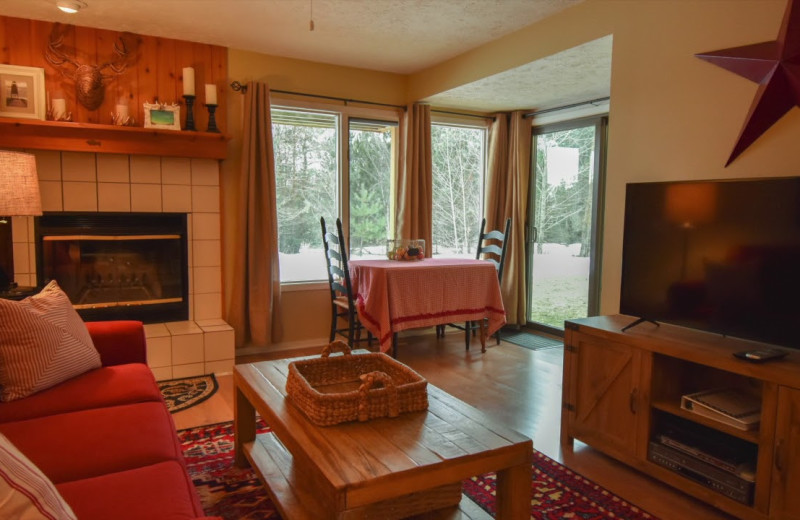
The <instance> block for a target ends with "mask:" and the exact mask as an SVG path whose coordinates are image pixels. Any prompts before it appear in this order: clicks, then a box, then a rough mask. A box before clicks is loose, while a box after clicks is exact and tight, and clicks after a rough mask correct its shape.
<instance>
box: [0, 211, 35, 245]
mask: <svg viewBox="0 0 800 520" xmlns="http://www.w3.org/2000/svg"><path fill="white" fill-rule="evenodd" d="M29 219H30V217H11V241H12V242H27V241H28V220H29ZM2 225H5V224H2Z"/></svg>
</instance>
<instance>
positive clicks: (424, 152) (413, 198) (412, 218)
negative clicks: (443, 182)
mask: <svg viewBox="0 0 800 520" xmlns="http://www.w3.org/2000/svg"><path fill="white" fill-rule="evenodd" d="M402 126H403V128H402V135H403V146H404V151H405V153H404V154H403V164H402V165H401V167H400V171H399V174H398V178H397V185H396V189H395V226H394V229H395V237H396V238H422V239H424V240H425V255H426V256H428V257H430V256H431V251H432V250H433V248H432V243H433V231H432V230H433V159H432V157H431V107H430V105H421V104H414V105H412V106H410V107H409V108H408V110H406V113H405V116H404V117H403V120H402Z"/></svg>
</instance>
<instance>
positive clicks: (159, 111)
mask: <svg viewBox="0 0 800 520" xmlns="http://www.w3.org/2000/svg"><path fill="white" fill-rule="evenodd" d="M144 127H145V128H164V129H167V130H180V129H181V106H180V105H178V104H177V103H175V104H173V105H162V104H159V103H145V104H144Z"/></svg>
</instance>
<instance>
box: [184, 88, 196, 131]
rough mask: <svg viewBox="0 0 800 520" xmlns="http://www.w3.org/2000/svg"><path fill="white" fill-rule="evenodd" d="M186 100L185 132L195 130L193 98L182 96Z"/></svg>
mask: <svg viewBox="0 0 800 520" xmlns="http://www.w3.org/2000/svg"><path fill="white" fill-rule="evenodd" d="M183 99H185V100H186V128H185V130H197V128H195V126H194V96H187V95H184V96H183Z"/></svg>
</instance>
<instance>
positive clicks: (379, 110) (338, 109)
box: [270, 93, 404, 290]
mask: <svg viewBox="0 0 800 520" xmlns="http://www.w3.org/2000/svg"><path fill="white" fill-rule="evenodd" d="M273 109H276V110H295V111H307V112H319V113H324V114H332V115H336V116H338V127H337V128H336V164H337V175H336V179H337V183H336V184H337V186H336V208H334V214H335V215H337V216H338V217H339V218H340V219H341V220H342V232H343V233H344V235H345V239H346V240H347V244H348V246H349V244H350V154H349V151H350V150H349V143H350V120H351V119H354V120H368V121H376V122H385V123H387V124H394V125H397V126H398V127H399V126H400V124H401V121H402V117H403V114H404V111H403V109H402V108H393V107H377V106H376V107H361V106H352V105H348V104H347V102H344V104H342V103H328V102H319V101H311V100H300V99H296V98H294V97H292V96H291V94H289V95H281V94H276V93H273V94H271V96H270V110H273ZM392 148H393V153H392V155H393V156H392V167H393V170H394V171H393V172H392V174H391V183H392V185H391V187H390V190H391V193H394V192H395V182H396V177H397V176H396V174H395V173H396V172H397V170H398V168H399V167H400V153H399V151H398V150H399V148H400V135H399V132H398V133H397V135H396V136H395V140H394V144H393V146H392ZM389 211H390V212H391V214H394V197H392V200H391V203H390V208H389ZM389 221H390V223H391V222H393V221H394V219H391V218H390V220H389ZM280 283H281V289H282V290H286V289H287V288H290V287H291V289H290V290H305V289H306V287H300V286H315V287H319V288H322V287H327V280H326V279H325V278H321V279H308V280H296V281H281V282H280Z"/></svg>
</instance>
